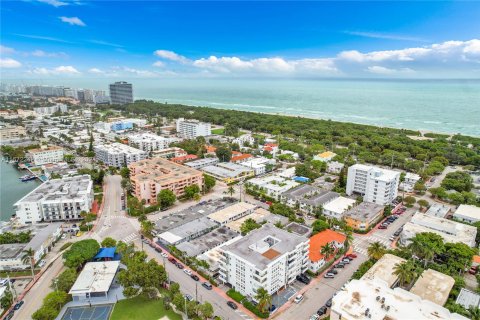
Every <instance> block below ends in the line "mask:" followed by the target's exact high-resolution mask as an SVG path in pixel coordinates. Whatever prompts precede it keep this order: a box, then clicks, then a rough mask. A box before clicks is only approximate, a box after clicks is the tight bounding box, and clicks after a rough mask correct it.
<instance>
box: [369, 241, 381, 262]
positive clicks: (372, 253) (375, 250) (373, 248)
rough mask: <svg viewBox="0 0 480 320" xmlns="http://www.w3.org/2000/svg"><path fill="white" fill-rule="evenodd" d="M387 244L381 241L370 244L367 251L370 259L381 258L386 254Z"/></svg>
mask: <svg viewBox="0 0 480 320" xmlns="http://www.w3.org/2000/svg"><path fill="white" fill-rule="evenodd" d="M385 251H386V249H385V246H384V245H383V244H381V243H380V242H378V241H377V242H374V243H372V244H370V246H368V249H367V253H368V257H369V258H370V259H374V260H379V259H380V258H381V257H383V255H384V254H385Z"/></svg>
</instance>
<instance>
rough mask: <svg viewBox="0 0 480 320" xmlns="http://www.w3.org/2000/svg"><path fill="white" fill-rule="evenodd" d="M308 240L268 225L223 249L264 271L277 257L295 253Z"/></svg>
mask: <svg viewBox="0 0 480 320" xmlns="http://www.w3.org/2000/svg"><path fill="white" fill-rule="evenodd" d="M307 241H308V238H307V237H304V236H299V235H296V234H294V233H290V232H288V231H286V230H283V229H279V228H277V227H275V226H274V225H273V224H270V223H266V224H264V225H263V226H262V227H261V228H260V229H255V230H253V231H251V232H250V233H249V234H248V235H246V236H245V237H243V238H242V239H240V240H238V241H235V242H234V243H232V244H230V245H228V246H225V247H223V248H222V249H223V251H225V252H229V253H231V254H234V255H236V256H238V257H240V258H242V259H244V260H246V261H249V262H250V263H252V264H253V265H255V267H256V268H257V269H260V270H263V269H265V268H266V267H267V265H269V264H270V263H272V262H273V261H274V260H275V258H276V257H277V256H280V255H283V254H286V253H288V252H291V251H293V250H294V249H295V248H296V247H297V246H298V245H299V244H301V243H304V242H307Z"/></svg>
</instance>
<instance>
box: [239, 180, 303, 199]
mask: <svg viewBox="0 0 480 320" xmlns="http://www.w3.org/2000/svg"><path fill="white" fill-rule="evenodd" d="M298 185H299V183H298V182H295V181H293V180H291V179H286V178H283V177H280V176H276V175H268V176H264V177H259V178H253V179H250V180H248V181H247V182H246V186H247V188H250V189H252V190H253V191H255V192H264V193H265V194H266V195H267V196H269V197H271V198H274V199H275V200H279V199H280V195H281V194H282V193H284V192H286V191H288V190H290V189H292V188H295V187H297V186H298Z"/></svg>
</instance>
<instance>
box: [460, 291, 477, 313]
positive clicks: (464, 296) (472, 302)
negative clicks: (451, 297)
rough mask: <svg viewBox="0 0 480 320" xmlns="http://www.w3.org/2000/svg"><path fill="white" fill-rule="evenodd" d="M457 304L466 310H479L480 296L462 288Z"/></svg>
mask: <svg viewBox="0 0 480 320" xmlns="http://www.w3.org/2000/svg"><path fill="white" fill-rule="evenodd" d="M455 302H456V303H458V304H459V305H462V306H463V307H464V308H466V309H468V308H470V307H474V308H478V307H479V306H480V295H479V294H478V293H476V292H473V291H470V290H468V289H465V288H462V289H460V294H459V295H458V297H457V301H455Z"/></svg>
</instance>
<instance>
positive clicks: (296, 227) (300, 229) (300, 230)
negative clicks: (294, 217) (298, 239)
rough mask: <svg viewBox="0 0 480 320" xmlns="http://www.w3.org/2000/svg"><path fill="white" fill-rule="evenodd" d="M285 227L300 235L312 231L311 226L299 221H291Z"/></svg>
mask: <svg viewBox="0 0 480 320" xmlns="http://www.w3.org/2000/svg"><path fill="white" fill-rule="evenodd" d="M285 229H286V230H288V231H289V232H293V233H296V234H298V235H300V236H306V235H308V234H310V232H312V229H311V228H309V227H307V226H306V225H303V224H300V223H298V222H290V223H289V224H288V225H286V226H285Z"/></svg>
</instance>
